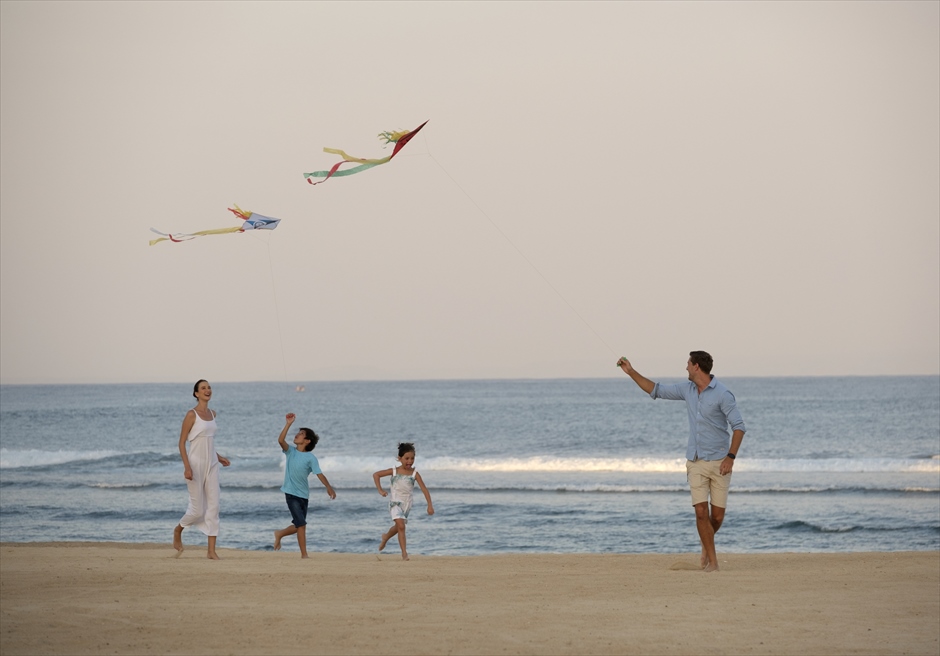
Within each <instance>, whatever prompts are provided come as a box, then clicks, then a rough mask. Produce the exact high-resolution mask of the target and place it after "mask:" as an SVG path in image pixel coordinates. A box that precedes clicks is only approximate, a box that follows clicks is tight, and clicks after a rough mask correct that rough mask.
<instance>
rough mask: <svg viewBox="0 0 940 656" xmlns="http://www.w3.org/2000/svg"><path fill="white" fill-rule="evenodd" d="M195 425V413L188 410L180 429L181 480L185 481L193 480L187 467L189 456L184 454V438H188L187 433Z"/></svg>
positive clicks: (190, 470)
mask: <svg viewBox="0 0 940 656" xmlns="http://www.w3.org/2000/svg"><path fill="white" fill-rule="evenodd" d="M195 423H196V412H195V411H194V410H190V411H189V412H187V413H186V416H185V417H183V427H182V428H181V429H180V457H181V458H182V459H183V478H185V479H186V480H187V481H191V480H193V469H192V467H190V466H189V454H188V453H186V438H187V437H189V431H191V430H192V429H193V424H195Z"/></svg>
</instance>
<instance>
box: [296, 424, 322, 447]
mask: <svg viewBox="0 0 940 656" xmlns="http://www.w3.org/2000/svg"><path fill="white" fill-rule="evenodd" d="M300 430H302V431H303V432H304V436H305V437H306V438H307V439H308V440H310V448H309V449H307V451H313V447H315V446H316V445H317V442H319V441H320V436H319V435H317V434H316V433H314V432H313V429H312V428H301V429H300Z"/></svg>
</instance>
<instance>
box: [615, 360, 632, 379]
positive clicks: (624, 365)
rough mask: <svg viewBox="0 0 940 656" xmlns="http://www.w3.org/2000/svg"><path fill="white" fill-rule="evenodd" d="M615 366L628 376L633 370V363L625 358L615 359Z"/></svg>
mask: <svg viewBox="0 0 940 656" xmlns="http://www.w3.org/2000/svg"><path fill="white" fill-rule="evenodd" d="M617 366H618V367H620V368H621V369H623V373H625V374H627V375H628V376H629V375H630V374H631V373H633V371H634V369H633V365H632V364H630V361H629V360H627V359H626V358H620V359H619V360H617Z"/></svg>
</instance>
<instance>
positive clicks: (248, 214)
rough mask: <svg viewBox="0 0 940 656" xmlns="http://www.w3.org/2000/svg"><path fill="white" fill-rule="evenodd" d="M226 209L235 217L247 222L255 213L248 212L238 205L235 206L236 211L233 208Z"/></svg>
mask: <svg viewBox="0 0 940 656" xmlns="http://www.w3.org/2000/svg"><path fill="white" fill-rule="evenodd" d="M226 209H227V210H228V211H229V212H231V213H232V214H234V215H235V216H237V217H238V218H239V219H241V220H242V221H247V220H248V219H249V218H250V217H251V215H252V214H253V212H246V211H245V210H243V209H242V208H240V207H239V206H238V205H235V209H232V208H231V207H228V208H226Z"/></svg>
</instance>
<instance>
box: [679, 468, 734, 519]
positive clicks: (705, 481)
mask: <svg viewBox="0 0 940 656" xmlns="http://www.w3.org/2000/svg"><path fill="white" fill-rule="evenodd" d="M721 463H722V461H721V460H686V461H685V471H686V475H687V477H688V479H689V489H691V490H692V505H693V506H695V505H697V504H700V503H703V502H705V501H708V498H709V497H711V502H712V505H713V506H718V507H719V508H727V507H728V486H729V485H731V474H725V475H724V476H722V475H721V472H719V471H718V470H719V468H720V467H721Z"/></svg>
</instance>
